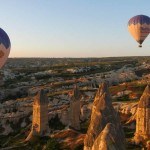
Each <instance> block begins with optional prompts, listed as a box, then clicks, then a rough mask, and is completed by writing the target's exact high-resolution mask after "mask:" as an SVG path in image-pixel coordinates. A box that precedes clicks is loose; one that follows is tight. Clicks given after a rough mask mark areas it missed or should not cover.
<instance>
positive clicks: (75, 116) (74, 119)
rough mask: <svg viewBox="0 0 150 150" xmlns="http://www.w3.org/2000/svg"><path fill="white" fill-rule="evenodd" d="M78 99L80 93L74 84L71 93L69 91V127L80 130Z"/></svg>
mask: <svg viewBox="0 0 150 150" xmlns="http://www.w3.org/2000/svg"><path fill="white" fill-rule="evenodd" d="M80 99H81V93H80V91H79V89H78V86H77V85H75V87H74V89H73V91H72V93H70V125H69V126H70V127H71V128H73V129H75V130H80Z"/></svg>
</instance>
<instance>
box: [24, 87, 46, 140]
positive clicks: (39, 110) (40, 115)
mask: <svg viewBox="0 0 150 150" xmlns="http://www.w3.org/2000/svg"><path fill="white" fill-rule="evenodd" d="M48 133H49V125H48V98H47V96H46V94H45V92H44V90H41V91H39V92H38V94H37V95H36V96H35V97H34V102H33V118H32V129H31V132H30V134H29V136H28V137H27V138H26V141H28V140H30V139H31V138H32V137H33V136H46V135H48Z"/></svg>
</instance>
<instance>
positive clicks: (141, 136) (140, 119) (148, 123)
mask: <svg viewBox="0 0 150 150" xmlns="http://www.w3.org/2000/svg"><path fill="white" fill-rule="evenodd" d="M149 138H150V87H149V86H147V87H146V88H145V90H144V92H143V94H142V96H141V98H140V101H139V103H138V108H137V113H136V133H135V137H134V139H135V142H136V143H139V142H144V141H145V140H148V139H149Z"/></svg>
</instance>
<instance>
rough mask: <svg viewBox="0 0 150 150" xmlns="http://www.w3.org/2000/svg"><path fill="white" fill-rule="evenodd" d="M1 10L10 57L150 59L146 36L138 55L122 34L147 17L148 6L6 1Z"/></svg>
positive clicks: (137, 0) (115, 1)
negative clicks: (137, 17)
mask: <svg viewBox="0 0 150 150" xmlns="http://www.w3.org/2000/svg"><path fill="white" fill-rule="evenodd" d="M0 9H1V12H0V18H1V19H0V27H1V28H3V29H4V30H5V31H6V32H7V33H8V35H9V36H10V39H11V44H12V48H11V53H10V57H110V56H143V55H150V36H149V37H148V38H147V39H146V40H145V42H144V44H143V48H142V49H140V48H138V43H136V42H135V41H134V39H133V38H132V37H131V35H130V34H129V32H128V29H127V22H128V20H129V19H130V18H131V17H133V16H135V15H139V14H144V15H148V16H150V1H149V0H124V1H123V0H25V1H23V0H5V1H3V2H2V1H1V4H0Z"/></svg>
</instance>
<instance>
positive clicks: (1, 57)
mask: <svg viewBox="0 0 150 150" xmlns="http://www.w3.org/2000/svg"><path fill="white" fill-rule="evenodd" d="M10 47H11V43H10V39H9V37H8V35H7V33H6V32H5V31H4V30H3V29H1V28H0V68H2V66H3V65H4V64H5V62H6V60H7V58H8V56H9V53H10Z"/></svg>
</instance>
